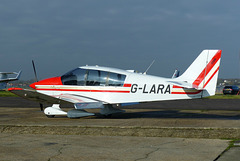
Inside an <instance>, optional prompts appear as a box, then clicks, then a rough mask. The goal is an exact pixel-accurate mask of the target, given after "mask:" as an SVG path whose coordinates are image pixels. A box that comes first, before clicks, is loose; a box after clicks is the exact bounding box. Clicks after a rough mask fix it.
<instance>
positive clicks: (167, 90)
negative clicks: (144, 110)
mask: <svg viewBox="0 0 240 161" xmlns="http://www.w3.org/2000/svg"><path fill="white" fill-rule="evenodd" d="M166 93H169V94H170V93H171V91H170V85H168V86H167V88H166V90H165V92H164V94H166Z"/></svg>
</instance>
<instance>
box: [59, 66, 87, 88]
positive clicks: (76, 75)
mask: <svg viewBox="0 0 240 161" xmlns="http://www.w3.org/2000/svg"><path fill="white" fill-rule="evenodd" d="M85 77H86V70H85V69H80V68H77V69H74V70H72V71H70V72H68V73H66V74H64V75H63V76H62V77H61V79H62V83H63V84H64V85H79V86H84V85H85Z"/></svg>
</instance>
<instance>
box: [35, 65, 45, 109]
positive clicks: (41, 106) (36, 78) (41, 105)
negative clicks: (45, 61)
mask: <svg viewBox="0 0 240 161" xmlns="http://www.w3.org/2000/svg"><path fill="white" fill-rule="evenodd" d="M32 65H33V71H34V75H35V81H36V82H38V77H37V71H36V68H35V64H34V61H33V60H32ZM39 105H40V109H41V111H43V104H42V103H39Z"/></svg>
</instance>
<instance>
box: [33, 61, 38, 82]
mask: <svg viewBox="0 0 240 161" xmlns="http://www.w3.org/2000/svg"><path fill="white" fill-rule="evenodd" d="M32 65H33V71H34V75H35V80H36V82H38V77H37V72H36V68H35V64H34V61H33V60H32Z"/></svg>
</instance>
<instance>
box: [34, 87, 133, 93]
mask: <svg viewBox="0 0 240 161" xmlns="http://www.w3.org/2000/svg"><path fill="white" fill-rule="evenodd" d="M37 90H41V91H70V92H109V93H130V91H120V90H90V89H47V88H40V89H37Z"/></svg>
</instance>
